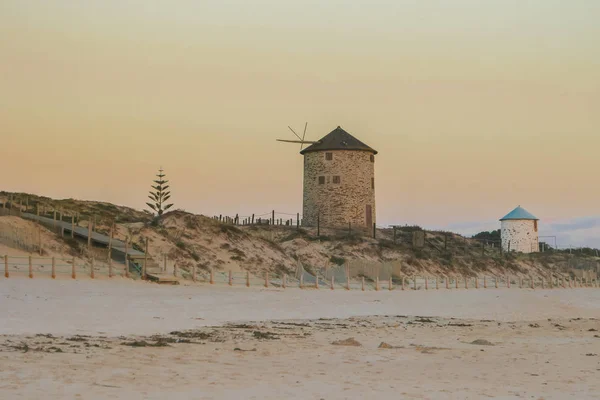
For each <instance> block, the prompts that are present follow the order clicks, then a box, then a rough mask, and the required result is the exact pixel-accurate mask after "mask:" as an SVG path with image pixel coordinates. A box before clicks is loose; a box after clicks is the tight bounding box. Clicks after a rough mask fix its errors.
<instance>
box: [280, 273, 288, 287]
mask: <svg viewBox="0 0 600 400" xmlns="http://www.w3.org/2000/svg"><path fill="white" fill-rule="evenodd" d="M281 279H282V280H281V286H282V287H283V288H284V289H285V288H286V286H287V282H286V281H287V274H283V277H282V278H281Z"/></svg>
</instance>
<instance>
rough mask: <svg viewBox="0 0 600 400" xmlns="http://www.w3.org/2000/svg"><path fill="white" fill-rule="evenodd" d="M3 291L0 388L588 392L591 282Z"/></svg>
mask: <svg viewBox="0 0 600 400" xmlns="http://www.w3.org/2000/svg"><path fill="white" fill-rule="evenodd" d="M0 299H1V300H0V304H1V307H0V335H2V336H0V398H2V399H38V398H44V399H63V398H77V399H104V398H122V399H166V398H168V399H211V398H232V399H238V398H244V399H246V398H248V399H252V398H254V399H284V398H302V399H345V398H364V397H367V396H373V397H378V398H394V399H396V398H418V399H434V398H448V399H463V398H468V399H479V398H487V397H490V398H530V399H532V398H533V399H541V398H543V399H565V398H577V399H588V398H600V321H599V320H597V319H595V318H597V317H600V289H571V290H565V289H555V290H536V291H532V290H527V289H516V288H515V289H502V290H494V289H488V290H485V291H484V290H464V289H463V290H451V291H446V290H439V291H428V292H425V291H416V292H413V291H407V292H401V291H392V292H387V291H381V292H360V291H352V292H346V291H342V290H339V291H338V290H336V291H334V292H332V291H330V290H319V291H317V290H299V289H287V290H285V291H282V290H276V289H257V288H250V289H247V288H237V287H234V288H229V287H220V288H216V287H207V286H204V287H193V286H179V287H177V286H175V287H162V286H157V285H153V284H148V283H143V282H132V281H128V280H124V279H118V280H114V281H90V280H87V281H86V280H82V281H71V280H64V281H62V280H61V281H50V280H42V279H40V280H28V279H12V278H11V279H8V280H6V279H2V278H0ZM416 316H427V317H416ZM319 318H322V319H319ZM252 321H258V322H252ZM40 334H41V335H44V336H39V335H40ZM77 335H79V336H77ZM85 336H89V337H85ZM350 338H353V339H354V341H356V342H358V344H360V345H359V346H345V345H334V344H332V343H333V342H338V341H339V342H341V343H342V344H352V343H353V342H354V341H352V340H347V339H350ZM136 342H137V343H136ZM186 342H189V343H186ZM382 342H385V343H386V345H384V346H383V348H379V347H380V344H381V343H382ZM473 342H475V343H476V344H473ZM488 342H489V343H488ZM132 344H137V345H138V346H139V345H141V346H142V347H133V346H131V345H132Z"/></svg>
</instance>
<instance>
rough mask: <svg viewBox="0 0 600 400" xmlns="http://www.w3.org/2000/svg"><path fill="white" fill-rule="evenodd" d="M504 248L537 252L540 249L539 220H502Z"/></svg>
mask: <svg viewBox="0 0 600 400" xmlns="http://www.w3.org/2000/svg"><path fill="white" fill-rule="evenodd" d="M501 236H502V249H503V250H504V251H509V250H510V251H518V252H522V253H535V252H538V251H539V248H540V247H539V236H538V229H537V221H535V220H531V219H508V220H504V221H501Z"/></svg>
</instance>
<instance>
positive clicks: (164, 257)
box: [163, 254, 167, 272]
mask: <svg viewBox="0 0 600 400" xmlns="http://www.w3.org/2000/svg"><path fill="white" fill-rule="evenodd" d="M163 271H165V272H167V255H166V254H164V255H163Z"/></svg>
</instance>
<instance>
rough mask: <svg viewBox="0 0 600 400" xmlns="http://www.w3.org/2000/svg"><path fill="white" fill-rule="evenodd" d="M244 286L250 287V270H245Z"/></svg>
mask: <svg viewBox="0 0 600 400" xmlns="http://www.w3.org/2000/svg"><path fill="white" fill-rule="evenodd" d="M246 287H250V271H246Z"/></svg>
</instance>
